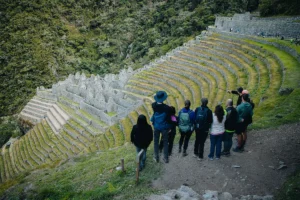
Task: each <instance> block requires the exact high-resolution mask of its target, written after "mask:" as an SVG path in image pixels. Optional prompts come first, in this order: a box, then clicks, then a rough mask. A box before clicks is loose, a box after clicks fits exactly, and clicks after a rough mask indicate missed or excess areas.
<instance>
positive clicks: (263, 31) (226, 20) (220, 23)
mask: <svg viewBox="0 0 300 200" xmlns="http://www.w3.org/2000/svg"><path fill="white" fill-rule="evenodd" d="M298 20H300V16H298V17H290V18H288V17H282V18H280V17H278V18H260V17H252V16H251V14H250V13H245V14H235V15H234V16H233V17H216V21H215V26H216V28H217V29H219V30H222V31H227V32H230V31H232V32H235V33H240V34H246V35H264V36H277V35H279V36H284V37H286V38H296V37H300V23H299V22H297V21H298Z"/></svg>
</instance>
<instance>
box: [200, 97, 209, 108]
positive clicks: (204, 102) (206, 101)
mask: <svg viewBox="0 0 300 200" xmlns="http://www.w3.org/2000/svg"><path fill="white" fill-rule="evenodd" d="M201 103H202V106H207V104H208V99H207V98H202V99H201Z"/></svg>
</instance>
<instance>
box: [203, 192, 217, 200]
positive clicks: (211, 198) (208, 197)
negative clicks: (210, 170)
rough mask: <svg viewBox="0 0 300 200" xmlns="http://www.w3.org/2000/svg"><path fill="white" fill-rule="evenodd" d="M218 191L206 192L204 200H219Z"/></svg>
mask: <svg viewBox="0 0 300 200" xmlns="http://www.w3.org/2000/svg"><path fill="white" fill-rule="evenodd" d="M218 196H219V195H218V192H217V191H211V190H205V194H203V195H202V197H203V200H219V198H218Z"/></svg>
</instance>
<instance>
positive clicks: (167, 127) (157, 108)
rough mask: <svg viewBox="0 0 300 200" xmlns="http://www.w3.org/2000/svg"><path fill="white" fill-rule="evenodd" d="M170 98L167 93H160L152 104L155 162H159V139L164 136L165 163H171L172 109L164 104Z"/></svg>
mask: <svg viewBox="0 0 300 200" xmlns="http://www.w3.org/2000/svg"><path fill="white" fill-rule="evenodd" d="M167 98H168V95H167V93H166V92H165V91H158V92H157V93H156V95H155V96H154V100H155V102H154V103H152V109H153V116H152V117H151V122H152V124H153V127H154V160H155V161H156V162H159V138H160V135H162V138H163V141H164V142H163V143H164V145H163V146H164V148H163V149H164V158H163V160H164V162H165V163H168V162H169V152H168V151H169V148H168V137H169V132H170V131H171V126H172V125H171V124H172V123H171V108H170V106H168V105H166V104H164V103H163V102H164V101H165V100H166V99H167Z"/></svg>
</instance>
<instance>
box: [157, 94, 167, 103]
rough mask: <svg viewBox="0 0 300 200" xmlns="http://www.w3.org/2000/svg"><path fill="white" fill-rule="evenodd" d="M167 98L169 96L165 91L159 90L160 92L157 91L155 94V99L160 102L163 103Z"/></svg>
mask: <svg viewBox="0 0 300 200" xmlns="http://www.w3.org/2000/svg"><path fill="white" fill-rule="evenodd" d="M167 98H168V95H167V93H166V92H165V91H158V92H156V95H155V96H154V99H155V101H156V102H158V103H162V102H163V101H164V100H166V99H167Z"/></svg>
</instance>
